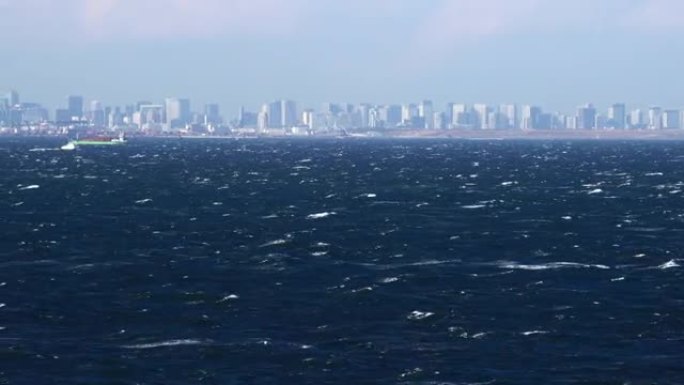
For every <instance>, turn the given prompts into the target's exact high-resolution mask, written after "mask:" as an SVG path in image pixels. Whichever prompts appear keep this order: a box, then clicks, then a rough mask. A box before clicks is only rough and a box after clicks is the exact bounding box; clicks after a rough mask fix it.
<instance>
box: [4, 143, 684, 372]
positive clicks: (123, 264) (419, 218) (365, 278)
mask: <svg viewBox="0 0 684 385" xmlns="http://www.w3.org/2000/svg"><path fill="white" fill-rule="evenodd" d="M60 144H62V143H59V142H58V141H55V140H45V139H42V140H38V139H33V140H27V139H23V140H18V139H2V140H1V141H0V383H2V384H201V383H206V384H681V383H684V366H683V365H684V364H682V362H684V350H683V349H684V290H683V289H682V288H683V284H684V282H683V281H682V279H683V278H684V274H683V273H682V269H683V268H682V267H680V264H684V260H683V259H682V258H684V257H683V256H682V253H683V251H682V247H683V246H684V192H683V191H684V142H669V143H668V142H581V141H579V142H562V141H559V142H541V141H534V142H524V141H521V142H516V141H500V142H479V141H472V142H468V141H430V140H416V141H389V140H387V141H383V140H374V141H361V140H340V141H334V140H329V141H325V140H314V141H305V140H278V141H276V140H273V141H269V140H261V141H258V140H246V141H228V140H226V141H201V140H197V141H192V140H185V141H179V140H166V141H164V140H156V141H155V140H148V141H133V142H131V143H130V144H129V145H127V146H124V147H117V148H109V149H104V148H83V149H81V150H79V151H75V152H60V151H53V150H51V148H54V147H58V146H59V145H60Z"/></svg>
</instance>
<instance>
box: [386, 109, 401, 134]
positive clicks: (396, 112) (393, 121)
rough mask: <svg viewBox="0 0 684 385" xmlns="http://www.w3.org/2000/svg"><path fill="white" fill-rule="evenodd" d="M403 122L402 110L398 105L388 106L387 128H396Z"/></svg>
mask: <svg viewBox="0 0 684 385" xmlns="http://www.w3.org/2000/svg"><path fill="white" fill-rule="evenodd" d="M401 122H402V108H401V106H400V105H398V104H392V105H389V106H387V127H389V128H394V127H396V126H398V125H400V124H401Z"/></svg>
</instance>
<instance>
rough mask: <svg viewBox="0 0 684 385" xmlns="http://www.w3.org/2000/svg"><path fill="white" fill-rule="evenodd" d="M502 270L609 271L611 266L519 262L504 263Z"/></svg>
mask: <svg viewBox="0 0 684 385" xmlns="http://www.w3.org/2000/svg"><path fill="white" fill-rule="evenodd" d="M499 267H500V268H502V269H511V270H530V271H537V270H555V269H600V270H609V269H610V266H606V265H591V264H584V263H574V262H549V263H542V264H538V265H523V264H520V263H517V262H504V263H501V264H500V265H499Z"/></svg>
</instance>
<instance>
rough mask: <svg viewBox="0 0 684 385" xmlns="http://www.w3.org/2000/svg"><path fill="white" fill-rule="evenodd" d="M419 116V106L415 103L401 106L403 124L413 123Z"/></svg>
mask: <svg viewBox="0 0 684 385" xmlns="http://www.w3.org/2000/svg"><path fill="white" fill-rule="evenodd" d="M417 117H420V114H419V111H418V106H416V105H415V104H413V103H411V104H404V105H403V106H401V121H402V123H403V124H409V125H411V124H412V122H414V121H415V118H417Z"/></svg>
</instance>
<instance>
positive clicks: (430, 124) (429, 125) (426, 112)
mask: <svg viewBox="0 0 684 385" xmlns="http://www.w3.org/2000/svg"><path fill="white" fill-rule="evenodd" d="M418 116H420V117H421V118H423V121H424V122H425V127H424V128H426V129H428V130H432V129H434V128H435V118H434V106H433V104H432V101H430V100H423V102H422V103H420V106H418Z"/></svg>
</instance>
